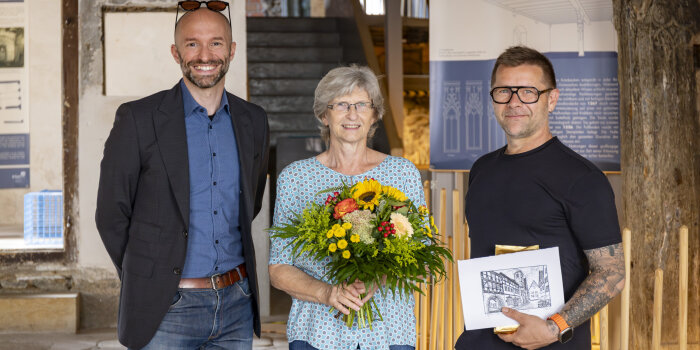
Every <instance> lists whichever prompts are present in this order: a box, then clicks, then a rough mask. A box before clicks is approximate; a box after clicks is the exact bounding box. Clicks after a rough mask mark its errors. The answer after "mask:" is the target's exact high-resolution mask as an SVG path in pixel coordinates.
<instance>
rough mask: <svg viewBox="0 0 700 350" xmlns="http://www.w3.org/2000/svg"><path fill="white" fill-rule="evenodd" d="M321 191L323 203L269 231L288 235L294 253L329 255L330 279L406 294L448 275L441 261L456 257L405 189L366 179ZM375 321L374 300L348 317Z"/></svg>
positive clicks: (361, 321)
mask: <svg viewBox="0 0 700 350" xmlns="http://www.w3.org/2000/svg"><path fill="white" fill-rule="evenodd" d="M319 193H320V194H326V193H328V196H327V198H326V201H325V203H324V204H323V205H321V204H317V203H314V202H311V203H309V204H308V205H307V206H306V209H304V210H303V212H301V213H292V217H291V220H290V221H289V222H288V223H286V224H283V225H280V226H276V227H272V228H270V231H271V232H272V236H273V237H278V238H283V239H289V240H290V243H289V244H290V245H291V246H292V254H293V255H294V256H296V257H298V256H300V255H302V254H308V256H309V257H311V258H312V259H315V260H317V261H321V260H324V259H327V258H329V262H328V264H327V267H326V277H327V278H328V279H329V280H330V281H332V283H334V284H336V285H339V284H342V283H352V282H354V281H356V280H359V281H362V282H364V283H365V285H366V286H367V287H368V290H370V289H372V286H379V285H382V284H384V285H385V287H386V288H385V289H383V290H382V293H386V291H385V290H391V291H392V293H395V292H396V291H398V292H400V293H401V294H402V295H405V296H408V295H409V293H411V292H413V291H418V292H420V293H421V294H422V293H423V292H422V291H421V290H420V288H419V287H418V284H419V283H422V282H424V281H425V280H426V279H427V278H428V277H429V276H433V277H434V278H436V279H440V278H442V277H444V276H445V267H444V264H443V261H444V259H447V260H449V261H452V255H451V254H450V251H449V250H448V249H446V248H445V247H443V246H441V244H440V241H439V240H438V238H437V234H438V230H437V227H436V226H435V222H434V219H433V217H432V216H431V215H430V214H429V212H428V209H427V208H426V207H425V206H420V207H416V206H415V205H414V203H413V202H412V201H410V200H409V199H408V198H407V197H406V195H405V194H404V193H403V192H401V191H399V190H398V189H396V188H394V187H391V186H383V185H382V184H380V183H379V182H378V181H376V180H374V179H368V178H366V179H364V180H363V181H361V182H358V183H356V184H354V185H353V186H348V185H346V184H342V185H341V186H339V187H334V188H329V189H326V190H323V191H321V192H319ZM364 297H365V295H361V298H364ZM329 311H330V312H333V308H331V309H330V310H329ZM373 319H380V320H381V319H382V316H381V312H380V310H379V308H378V307H377V304H376V303H375V302H374V298H372V299H370V300H369V301H367V302H366V303H365V304H363V306H362V308H361V309H360V310H359V311H357V312H356V311H355V310H352V309H351V310H350V314H349V315H347V316H345V319H344V321H345V324H346V325H347V326H348V327H352V325H353V322H354V321H355V320H357V324H358V327H359V328H363V327H365V326H369V327H370V328H371V327H372V320H373Z"/></svg>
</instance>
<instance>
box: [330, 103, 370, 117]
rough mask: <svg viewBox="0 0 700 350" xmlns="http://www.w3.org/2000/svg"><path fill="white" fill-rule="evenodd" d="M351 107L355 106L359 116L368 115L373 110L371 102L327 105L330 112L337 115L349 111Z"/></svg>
mask: <svg viewBox="0 0 700 350" xmlns="http://www.w3.org/2000/svg"><path fill="white" fill-rule="evenodd" d="M352 106H355V111H356V112H357V113H360V114H364V113H368V112H369V111H371V110H372V108H374V105H373V104H372V102H357V103H347V102H337V103H334V104H330V105H328V106H327V107H328V109H330V110H332V111H336V112H339V113H345V112H348V111H350V108H352Z"/></svg>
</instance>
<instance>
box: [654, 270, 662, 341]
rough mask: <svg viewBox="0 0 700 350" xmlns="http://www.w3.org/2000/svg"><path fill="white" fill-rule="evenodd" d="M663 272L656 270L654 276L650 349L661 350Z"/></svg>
mask: <svg viewBox="0 0 700 350" xmlns="http://www.w3.org/2000/svg"><path fill="white" fill-rule="evenodd" d="M663 300H664V270H662V269H656V274H655V275H654V311H653V312H654V315H653V324H652V328H651V329H652V337H651V344H652V345H651V348H652V350H661V317H662V316H663V305H664V301H663Z"/></svg>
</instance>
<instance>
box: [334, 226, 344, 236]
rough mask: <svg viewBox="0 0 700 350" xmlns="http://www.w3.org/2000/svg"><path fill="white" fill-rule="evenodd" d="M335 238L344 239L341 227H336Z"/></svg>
mask: <svg viewBox="0 0 700 350" xmlns="http://www.w3.org/2000/svg"><path fill="white" fill-rule="evenodd" d="M335 236H336V237H338V238H340V237H345V229H343V228H342V227H338V229H337V230H335Z"/></svg>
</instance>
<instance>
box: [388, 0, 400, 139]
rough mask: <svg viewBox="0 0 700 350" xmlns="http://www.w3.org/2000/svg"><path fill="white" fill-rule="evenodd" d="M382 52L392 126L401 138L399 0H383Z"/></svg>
mask: <svg viewBox="0 0 700 350" xmlns="http://www.w3.org/2000/svg"><path fill="white" fill-rule="evenodd" d="M384 9H385V11H384V12H385V13H386V15H385V18H386V21H385V22H384V52H385V57H386V59H385V69H384V71H385V72H386V80H387V88H388V92H389V96H388V101H389V105H391V112H392V115H393V117H394V126H395V127H396V130H397V132H398V134H399V137H400V138H402V139H403V22H402V21H401V0H385V1H384Z"/></svg>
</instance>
